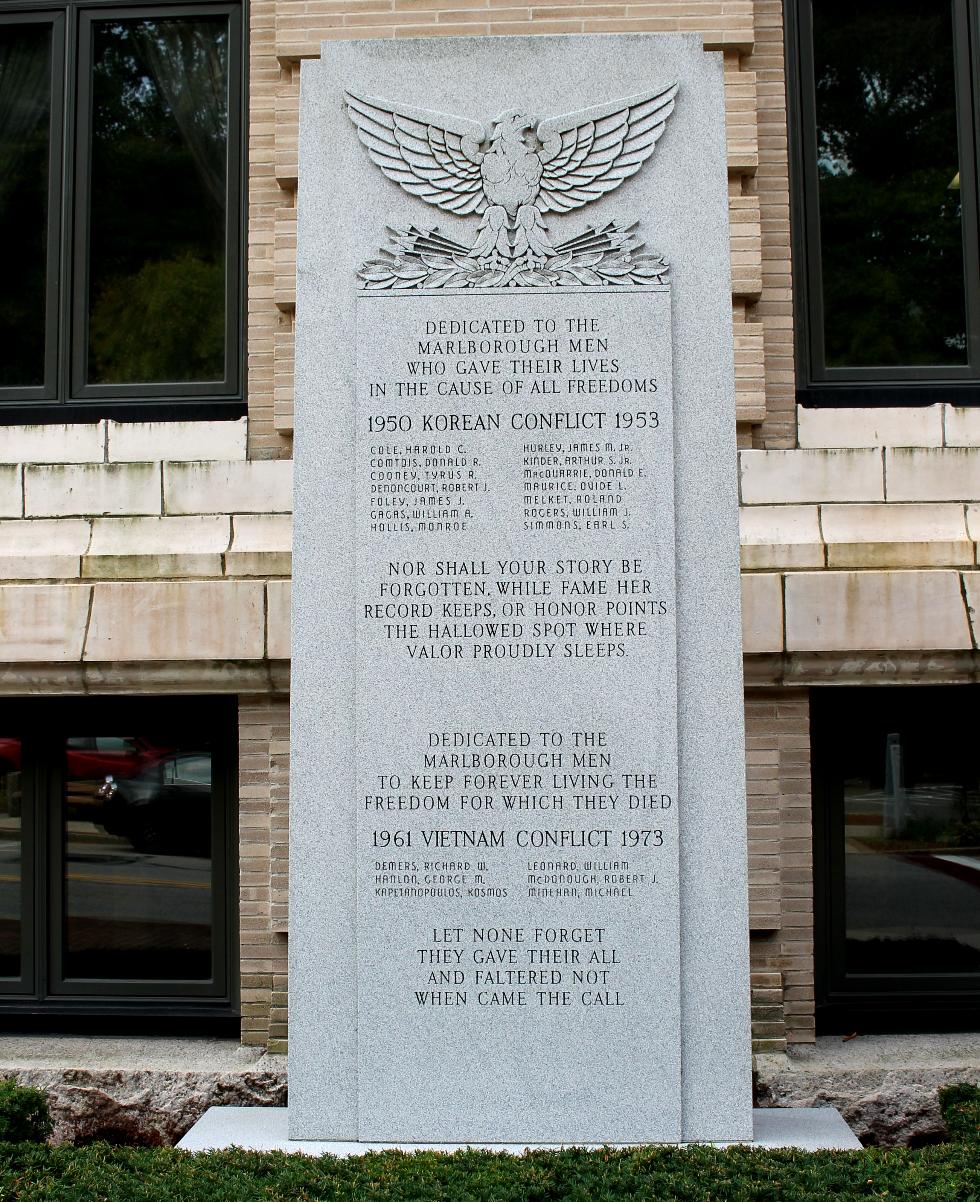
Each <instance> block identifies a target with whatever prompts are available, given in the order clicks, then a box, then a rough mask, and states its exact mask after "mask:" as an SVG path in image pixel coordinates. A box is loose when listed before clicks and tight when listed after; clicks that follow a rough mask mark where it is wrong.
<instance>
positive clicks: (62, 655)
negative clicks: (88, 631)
mask: <svg viewBox="0 0 980 1202" xmlns="http://www.w3.org/2000/svg"><path fill="white" fill-rule="evenodd" d="M90 593H91V588H90V587H89V586H88V585H83V584H74V585H72V584H67V585H66V584H5V585H0V645H2V646H3V658H4V659H5V660H6V661H7V662H8V663H25V662H26V663H31V662H35V663H45V662H47V663H51V662H57V663H64V662H66V661H73V660H79V659H81V657H82V646H83V644H84V641H85V623H86V620H87V618H88V608H89V595H90Z"/></svg>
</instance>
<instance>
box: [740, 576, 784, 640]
mask: <svg viewBox="0 0 980 1202" xmlns="http://www.w3.org/2000/svg"><path fill="white" fill-rule="evenodd" d="M782 649H783V590H782V577H781V576H779V575H777V574H775V573H773V574H768V575H759V576H743V577H742V650H743V651H744V652H745V654H746V655H751V654H752V653H753V652H755V653H761V652H766V651H782Z"/></svg>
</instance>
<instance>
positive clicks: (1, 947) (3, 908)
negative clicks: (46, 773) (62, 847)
mask: <svg viewBox="0 0 980 1202" xmlns="http://www.w3.org/2000/svg"><path fill="white" fill-rule="evenodd" d="M21 859H22V852H21V787H20V740H19V739H3V738H0V977H19V976H20V975H21V967H20V954H21V925H20V924H21V898H22V896H23V895H22V892H21Z"/></svg>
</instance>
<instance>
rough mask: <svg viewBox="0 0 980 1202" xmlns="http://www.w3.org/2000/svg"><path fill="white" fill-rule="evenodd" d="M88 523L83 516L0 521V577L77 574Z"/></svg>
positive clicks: (67, 576) (49, 577) (50, 577)
mask: <svg viewBox="0 0 980 1202" xmlns="http://www.w3.org/2000/svg"><path fill="white" fill-rule="evenodd" d="M90 535H91V527H90V524H89V523H88V522H87V521H85V519H84V518H54V519H51V520H47V521H43V520H39V519H37V518H34V519H31V520H27V519H15V520H13V521H8V522H0V578H3V579H5V580H54V579H71V578H72V577H77V576H78V575H79V574H80V564H81V559H80V557H81V556H82V555H84V553H85V549H86V548H87V547H88V543H89V537H90Z"/></svg>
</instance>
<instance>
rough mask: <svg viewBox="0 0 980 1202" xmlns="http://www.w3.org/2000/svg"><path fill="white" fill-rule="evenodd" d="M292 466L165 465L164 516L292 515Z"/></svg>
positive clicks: (266, 463) (253, 463)
mask: <svg viewBox="0 0 980 1202" xmlns="http://www.w3.org/2000/svg"><path fill="white" fill-rule="evenodd" d="M292 480H293V465H292V461H291V460H288V459H280V460H269V459H267V460H252V461H246V462H244V463H165V464H164V465H163V490H164V506H165V509H164V512H165V513H168V514H179V513H290V512H292V508H293V485H292Z"/></svg>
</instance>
